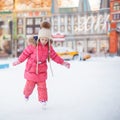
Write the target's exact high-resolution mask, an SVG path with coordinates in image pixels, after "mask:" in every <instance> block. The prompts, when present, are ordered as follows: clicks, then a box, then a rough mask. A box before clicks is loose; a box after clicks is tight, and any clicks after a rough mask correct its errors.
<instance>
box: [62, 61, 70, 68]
mask: <svg viewBox="0 0 120 120" xmlns="http://www.w3.org/2000/svg"><path fill="white" fill-rule="evenodd" d="M62 65H64V66H65V67H67V68H70V63H68V62H64V63H63V64H62Z"/></svg>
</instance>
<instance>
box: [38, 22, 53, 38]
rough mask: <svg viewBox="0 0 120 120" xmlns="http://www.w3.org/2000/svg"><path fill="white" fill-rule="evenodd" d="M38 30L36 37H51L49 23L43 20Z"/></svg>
mask: <svg viewBox="0 0 120 120" xmlns="http://www.w3.org/2000/svg"><path fill="white" fill-rule="evenodd" d="M40 28H41V29H40V30H39V33H38V38H39V39H40V38H43V37H47V38H49V39H52V35H51V30H50V28H51V24H50V23H49V22H47V21H44V22H42V23H41V24H40Z"/></svg>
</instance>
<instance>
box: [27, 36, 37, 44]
mask: <svg viewBox="0 0 120 120" xmlns="http://www.w3.org/2000/svg"><path fill="white" fill-rule="evenodd" d="M27 45H35V46H36V45H37V43H36V41H35V39H34V37H33V36H31V37H29V38H28V39H27Z"/></svg>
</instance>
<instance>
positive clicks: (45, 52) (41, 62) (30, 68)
mask: <svg viewBox="0 0 120 120" xmlns="http://www.w3.org/2000/svg"><path fill="white" fill-rule="evenodd" d="M50 27H51V25H50V23H49V22H47V21H45V22H43V23H42V24H41V29H40V31H39V34H38V40H37V41H36V42H35V43H34V38H33V37H30V38H29V44H28V46H27V47H26V48H25V49H24V51H23V52H22V53H21V55H20V56H19V58H18V60H17V61H15V62H13V66H16V65H18V64H20V63H22V62H24V61H25V60H26V59H27V62H26V68H25V72H24V77H25V79H26V84H25V88H24V92H23V93H24V96H25V98H26V99H29V96H30V95H31V94H32V92H33V90H34V88H35V85H37V90H38V100H39V101H40V102H41V103H42V104H43V105H45V104H46V102H47V101H48V95H47V88H46V80H47V60H48V57H50V58H51V59H52V60H53V61H55V62H56V63H58V64H61V65H64V66H65V67H67V68H70V64H69V63H68V62H65V61H64V60H63V59H62V58H61V57H59V56H58V55H57V53H56V52H55V51H54V49H53V47H52V45H51V42H50V40H51V31H50ZM30 40H33V44H32V43H30Z"/></svg>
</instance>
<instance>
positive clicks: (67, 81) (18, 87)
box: [0, 57, 120, 120]
mask: <svg viewBox="0 0 120 120" xmlns="http://www.w3.org/2000/svg"><path fill="white" fill-rule="evenodd" d="M13 61H14V59H7V60H0V64H2V63H9V64H10V67H9V68H7V69H0V120H120V57H106V58H105V57H102V58H99V57H96V58H91V59H89V60H87V61H69V62H70V63H71V68H70V69H67V68H65V67H64V66H61V65H58V64H56V63H54V62H51V64H52V69H53V73H54V75H53V77H52V75H51V71H50V68H48V80H47V87H48V98H49V100H48V103H47V109H46V110H42V109H41V104H40V103H39V102H38V99H37V89H36V88H35V90H34V91H33V94H32V95H31V96H30V99H29V101H28V102H26V101H25V100H24V96H23V88H24V85H25V79H24V68H25V62H24V63H22V64H20V65H18V66H16V67H12V65H11V64H12V62H13Z"/></svg>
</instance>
